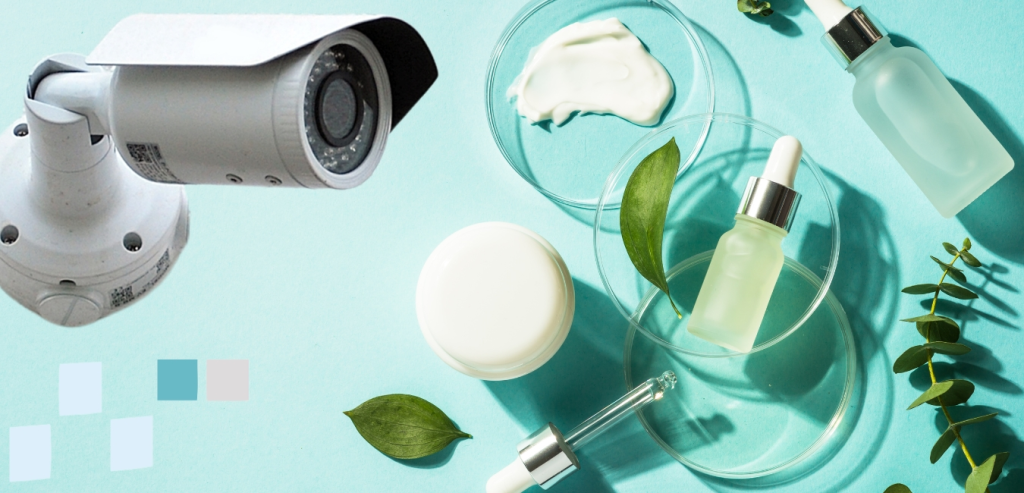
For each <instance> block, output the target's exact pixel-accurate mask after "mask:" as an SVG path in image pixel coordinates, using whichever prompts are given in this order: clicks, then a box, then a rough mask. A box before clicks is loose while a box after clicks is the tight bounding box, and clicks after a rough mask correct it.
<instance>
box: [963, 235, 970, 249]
mask: <svg viewBox="0 0 1024 493" xmlns="http://www.w3.org/2000/svg"><path fill="white" fill-rule="evenodd" d="M970 249H971V239H970V238H964V250H970Z"/></svg>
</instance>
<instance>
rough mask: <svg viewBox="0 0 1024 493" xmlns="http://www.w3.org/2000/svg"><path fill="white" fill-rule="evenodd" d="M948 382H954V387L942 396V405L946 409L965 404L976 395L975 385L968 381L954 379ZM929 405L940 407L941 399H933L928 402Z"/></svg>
mask: <svg viewBox="0 0 1024 493" xmlns="http://www.w3.org/2000/svg"><path fill="white" fill-rule="evenodd" d="M947 381H948V382H953V386H952V387H951V388H950V389H949V390H948V391H946V392H945V393H944V394H942V404H943V405H944V406H946V407H949V406H957V405H960V404H963V403H965V402H967V400H968V399H970V398H971V395H973V394H974V384H973V383H971V382H968V381H967V380H957V379H953V380H947ZM928 404H931V405H933V406H938V405H939V399H938V398H936V399H932V400H930V401H928Z"/></svg>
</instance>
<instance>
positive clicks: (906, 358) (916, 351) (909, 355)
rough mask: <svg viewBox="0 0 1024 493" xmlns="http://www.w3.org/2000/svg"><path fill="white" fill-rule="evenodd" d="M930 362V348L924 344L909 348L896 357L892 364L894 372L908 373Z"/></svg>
mask: <svg viewBox="0 0 1024 493" xmlns="http://www.w3.org/2000/svg"><path fill="white" fill-rule="evenodd" d="M927 362H928V349H927V348H925V347H924V346H914V347H912V348H910V349H907V350H906V351H904V352H903V354H901V355H900V357H899V358H896V362H895V363H893V364H892V372H893V373H906V372H908V371H910V370H913V369H915V368H917V367H919V366H921V365H923V364H925V363H927Z"/></svg>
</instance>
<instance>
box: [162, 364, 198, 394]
mask: <svg viewBox="0 0 1024 493" xmlns="http://www.w3.org/2000/svg"><path fill="white" fill-rule="evenodd" d="M198 396H199V362H198V361H196V360H194V359H162V360H157V362H156V400H158V401H194V400H196V399H198Z"/></svg>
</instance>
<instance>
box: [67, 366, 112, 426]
mask: <svg viewBox="0 0 1024 493" xmlns="http://www.w3.org/2000/svg"><path fill="white" fill-rule="evenodd" d="M58 373H59V377H58V380H59V385H58V387H59V392H58V394H59V407H60V415H61V416H76V415H82V414H96V413H99V412H101V411H103V366H102V363H68V364H63V365H60V371H59V372H58Z"/></svg>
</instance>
